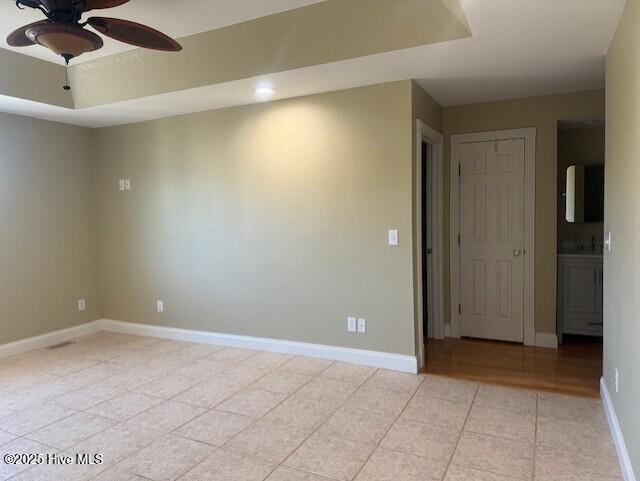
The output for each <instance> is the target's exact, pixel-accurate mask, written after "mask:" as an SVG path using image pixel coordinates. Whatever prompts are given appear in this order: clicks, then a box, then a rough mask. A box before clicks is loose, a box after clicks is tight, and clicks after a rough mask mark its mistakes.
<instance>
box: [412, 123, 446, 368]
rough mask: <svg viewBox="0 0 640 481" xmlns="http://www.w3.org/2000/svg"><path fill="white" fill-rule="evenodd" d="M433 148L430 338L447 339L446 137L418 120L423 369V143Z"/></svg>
mask: <svg viewBox="0 0 640 481" xmlns="http://www.w3.org/2000/svg"><path fill="white" fill-rule="evenodd" d="M423 141H424V142H427V143H429V144H430V145H431V147H432V151H431V162H430V163H429V176H428V178H429V181H430V187H431V189H429V194H430V198H429V201H430V202H429V205H430V206H431V207H432V211H431V216H430V217H431V219H430V225H429V230H430V232H431V233H432V235H431V251H432V253H431V272H430V277H431V278H430V279H429V280H430V282H429V283H428V284H429V297H430V299H429V301H430V302H429V321H430V322H429V332H428V333H427V335H428V336H429V337H433V338H436V339H443V338H444V334H445V333H444V315H443V306H444V291H443V288H442V283H443V279H444V275H443V274H444V268H443V257H444V253H443V244H444V215H443V205H442V203H443V202H442V200H443V199H442V198H443V190H444V181H443V170H444V168H443V160H442V157H443V145H444V144H443V142H444V137H443V135H442V134H441V133H440V132H438V131H436V130H434V129H432V128H431V127H429V125H427V124H426V123H424V122H423V121H422V120H420V119H417V120H416V159H415V163H416V165H415V182H414V186H415V192H416V194H415V199H416V206H415V222H414V225H415V229H416V232H415V236H414V238H415V239H416V245H415V246H414V249H416V265H415V266H414V269H416V271H415V272H416V276H415V279H416V290H415V292H416V295H417V301H418V302H417V308H418V316H417V319H418V321H417V322H418V329H417V333H418V346H419V348H418V350H419V352H418V361H419V366H420V367H423V366H424V365H425V347H424V321H423V319H424V313H423V312H422V306H423V305H424V304H423V299H422V242H423V239H422V142H423Z"/></svg>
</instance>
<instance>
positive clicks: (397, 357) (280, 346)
mask: <svg viewBox="0 0 640 481" xmlns="http://www.w3.org/2000/svg"><path fill="white" fill-rule="evenodd" d="M101 326H102V329H104V330H105V331H110V332H119V333H122V334H134V335H138V336H148V337H158V338H162V339H172V340H175V341H188V342H196V343H200V344H215V345H218V346H227V347H241V348H245V349H256V350H260V351H269V352H279V353H284V354H295V355H301V356H310V357H318V358H322V359H331V360H333V361H344V362H349V363H353V364H362V365H365V366H372V367H377V368H382V369H389V370H391V371H402V372H409V373H413V374H415V373H417V372H418V363H417V359H416V357H415V356H405V355H402V354H391V353H387V352H379V351H366V350H363V349H353V348H347V347H337V346H326V345H321V344H310V343H306V342H296V341H284V340H280V339H268V338H263V337H251V336H239V335H235V334H221V333H217V332H209V331H195V330H191V329H179V328H175V327H164V326H152V325H147V324H136V323H132V322H122V321H113V320H109V319H105V320H103V321H101Z"/></svg>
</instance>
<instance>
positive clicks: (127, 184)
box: [124, 179, 131, 190]
mask: <svg viewBox="0 0 640 481" xmlns="http://www.w3.org/2000/svg"><path fill="white" fill-rule="evenodd" d="M124 188H125V190H131V179H125V180H124Z"/></svg>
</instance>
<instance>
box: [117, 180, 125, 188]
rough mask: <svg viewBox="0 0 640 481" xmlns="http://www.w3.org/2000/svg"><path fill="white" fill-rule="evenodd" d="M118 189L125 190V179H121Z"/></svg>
mask: <svg viewBox="0 0 640 481" xmlns="http://www.w3.org/2000/svg"><path fill="white" fill-rule="evenodd" d="M118 188H119V189H120V190H125V183H124V179H120V180H119V181H118Z"/></svg>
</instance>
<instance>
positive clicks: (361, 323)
mask: <svg viewBox="0 0 640 481" xmlns="http://www.w3.org/2000/svg"><path fill="white" fill-rule="evenodd" d="M358 332H359V333H360V334H364V333H365V332H367V320H366V319H358Z"/></svg>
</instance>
